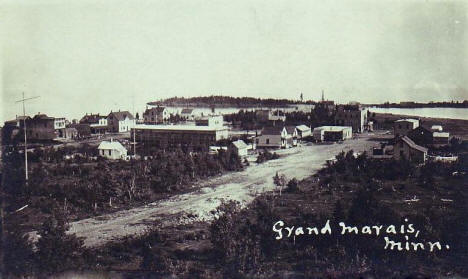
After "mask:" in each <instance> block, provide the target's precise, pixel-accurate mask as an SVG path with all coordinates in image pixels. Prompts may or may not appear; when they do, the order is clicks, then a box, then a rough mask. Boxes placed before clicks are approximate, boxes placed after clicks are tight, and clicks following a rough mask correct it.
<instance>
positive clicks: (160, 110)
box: [144, 107, 166, 115]
mask: <svg viewBox="0 0 468 279" xmlns="http://www.w3.org/2000/svg"><path fill="white" fill-rule="evenodd" d="M165 109H166V107H154V108H148V109H146V110H145V112H144V114H148V113H150V112H154V113H155V114H156V115H159V114H162V113H163V112H164V110H165Z"/></svg>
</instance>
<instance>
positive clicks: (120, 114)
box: [108, 111, 135, 121]
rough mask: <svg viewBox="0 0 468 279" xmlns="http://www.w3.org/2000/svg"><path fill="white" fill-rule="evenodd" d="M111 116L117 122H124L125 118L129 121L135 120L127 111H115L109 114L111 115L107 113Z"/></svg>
mask: <svg viewBox="0 0 468 279" xmlns="http://www.w3.org/2000/svg"><path fill="white" fill-rule="evenodd" d="M111 114H112V115H113V116H114V117H115V118H117V120H119V121H121V120H124V119H125V117H128V119H130V120H133V119H135V118H134V117H133V115H132V114H131V113H130V112H128V111H116V112H111V113H109V115H111ZM108 117H109V116H108Z"/></svg>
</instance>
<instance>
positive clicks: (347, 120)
mask: <svg viewBox="0 0 468 279" xmlns="http://www.w3.org/2000/svg"><path fill="white" fill-rule="evenodd" d="M335 124H336V125H341V126H350V127H352V129H353V132H355V133H362V132H364V129H365V128H366V127H367V110H366V109H363V108H362V107H361V106H360V105H341V106H338V108H337V112H336V114H335Z"/></svg>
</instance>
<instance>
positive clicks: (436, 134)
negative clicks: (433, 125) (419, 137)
mask: <svg viewBox="0 0 468 279" xmlns="http://www.w3.org/2000/svg"><path fill="white" fill-rule="evenodd" d="M432 136H433V137H435V138H448V137H449V136H450V133H448V132H433V133H432Z"/></svg>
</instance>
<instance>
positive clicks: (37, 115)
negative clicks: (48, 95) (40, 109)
mask: <svg viewBox="0 0 468 279" xmlns="http://www.w3.org/2000/svg"><path fill="white" fill-rule="evenodd" d="M33 119H34V120H37V119H41V120H54V119H55V118H54V117H50V116H47V114H44V113H42V114H36V115H34V117H33Z"/></svg>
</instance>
